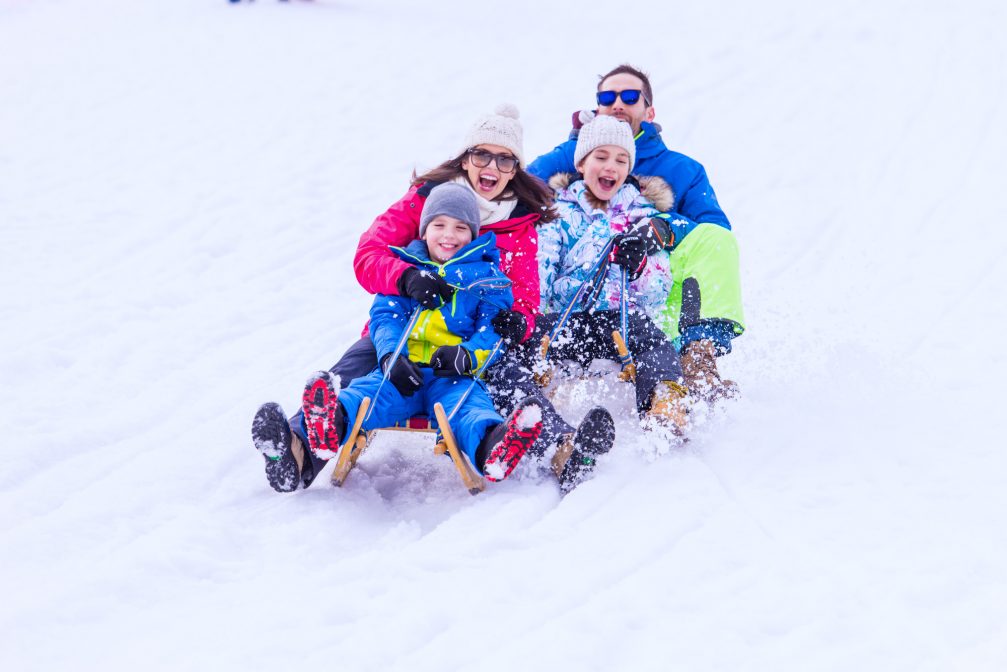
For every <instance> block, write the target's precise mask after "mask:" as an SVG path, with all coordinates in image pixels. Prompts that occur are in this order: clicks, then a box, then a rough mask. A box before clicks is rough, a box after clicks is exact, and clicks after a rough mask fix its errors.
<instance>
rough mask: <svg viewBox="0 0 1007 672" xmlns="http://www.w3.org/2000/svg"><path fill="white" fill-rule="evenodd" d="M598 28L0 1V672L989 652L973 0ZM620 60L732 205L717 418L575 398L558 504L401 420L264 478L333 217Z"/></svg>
mask: <svg viewBox="0 0 1007 672" xmlns="http://www.w3.org/2000/svg"><path fill="white" fill-rule="evenodd" d="M618 10H619V8H618V7H613V6H612V5H611V4H601V3H597V4H596V3H586V2H555V3H543V2H536V1H532V0H511V1H510V2H499V1H498V0H488V1H487V2H481V3H467V2H459V1H457V0H455V1H450V2H442V3H415V2H409V1H407V0H378V1H375V2H365V1H363V0H316V1H315V2H314V3H309V2H290V3H279V2H272V1H270V0H259V1H258V2H256V3H251V4H248V3H242V4H237V5H232V4H230V3H227V2H225V1H224V0H214V1H210V0H172V1H171V2H167V1H162V2H153V1H148V2H136V1H135V0H134V1H130V0H34V1H29V0H0V45H3V54H4V58H3V59H0V250H2V254H3V260H2V263H0V283H2V284H0V286H2V288H3V293H2V298H0V316H2V320H3V330H2V334H0V381H3V382H2V385H0V408H3V409H4V410H3V412H2V413H0V436H2V437H3V439H4V440H3V442H2V451H3V452H2V458H3V460H2V465H3V468H2V470H0V511H2V512H3V515H2V521H3V522H2V525H0V560H2V571H0V669H3V670H18V671H21V670H47V671H50V670H92V669H95V670H97V669H101V670H127V669H128V670H132V669H144V670H180V669H186V670H241V671H243V672H245V671H249V670H283V669H294V668H295V667H296V669H337V668H338V669H346V670H390V669H394V670H410V671H413V670H457V669H466V670H513V669H525V670H560V669H562V670H634V671H636V670H661V671H664V670H670V669H675V670H844V671H845V670H875V669H877V670H887V671H890V670H1001V669H1005V668H1007V572H1005V570H1004V568H1005V566H1007V528H1005V524H1004V511H1005V504H1007V489H1005V487H1004V483H1005V477H1007V450H1005V449H1004V443H1005V442H1004V436H1005V435H1007V431H1005V430H1007V427H1005V421H1004V419H1005V417H1007V414H1005V413H1004V411H1003V409H1002V406H1003V403H1004V394H1003V391H1002V390H1003V389H1004V384H1005V383H1004V381H1005V378H1007V376H1005V374H1007V371H1005V368H1007V367H1005V365H1004V364H1005V358H1004V354H1003V353H1004V350H1003V347H1002V337H1001V336H1002V331H1003V329H1004V327H1005V326H1007V316H1005V314H1004V313H1005V309H1007V301H1005V300H1004V298H1003V287H1004V285H1005V282H1007V272H1005V268H1007V264H1005V263H1004V261H1003V256H1004V253H1005V247H1007V246H1005V242H1007V233H1005V222H1007V205H1005V199H1004V197H1003V193H1002V190H1003V185H1004V184H1007V169H1005V167H1004V166H1005V162H1004V156H1005V155H1007V131H1005V123H1004V120H1005V119H1007V109H1005V104H1004V101H1005V100H1007V87H1005V74H1004V73H1005V71H1007V70H1005V66H1007V62H1005V56H1007V47H1005V42H1004V40H1003V28H1004V26H1005V25H1007V16H1005V10H1004V8H1003V5H1002V3H998V2H995V1H994V0H988V1H983V0H962V1H960V2H955V3H950V4H949V3H938V2H929V1H926V2H915V3H911V2H904V1H901V2H900V1H896V0H875V1H873V2H868V1H867V0H848V1H845V0H841V1H840V2H834V3H829V4H828V5H827V6H819V5H818V4H816V3H803V2H796V1H794V0H767V1H766V2H758V3H746V2H741V1H740V0H734V1H728V0H722V1H718V2H712V3H703V2H689V3H678V2H672V3H669V2H657V1H656V0H655V1H649V0H642V1H641V2H638V3H635V4H632V5H626V8H625V13H624V14H618ZM623 61H629V62H633V63H637V64H639V65H641V66H643V67H644V68H645V69H649V70H650V71H651V72H652V74H653V80H654V87H655V105H656V109H657V115H658V121H659V122H660V123H661V124H662V125H663V127H664V129H665V132H664V137H665V139H666V141H667V142H668V143H669V145H670V146H671V147H672V148H675V149H679V150H681V151H683V152H685V153H687V154H689V155H691V156H694V157H695V158H697V159H699V160H700V161H702V162H703V163H704V165H705V166H706V167H707V169H708V171H709V174H710V176H711V179H712V181H713V184H714V185H715V186H716V189H717V194H718V197H719V198H720V200H721V203H722V204H723V206H724V209H725V210H726V212H727V213H728V215H729V216H730V217H731V220H732V222H733V223H734V226H735V230H736V233H737V237H738V240H739V242H740V245H741V250H742V263H743V275H744V292H745V302H746V313H747V319H748V333H746V334H745V335H744V336H743V337H742V338H741V339H739V340H738V341H737V342H736V348H735V353H734V354H733V355H731V356H730V357H728V358H727V359H726V360H724V361H723V363H722V367H723V369H724V370H725V372H726V373H727V374H728V375H729V376H730V377H732V378H733V379H735V380H737V381H738V383H739V385H740V387H741V389H742V390H743V393H744V396H743V398H742V399H741V400H740V401H738V402H736V403H732V404H730V405H728V406H726V407H725V408H724V409H723V412H722V413H715V414H712V415H710V416H708V417H705V418H701V419H702V420H703V421H702V422H697V424H698V427H697V428H696V430H695V433H694V435H693V438H692V441H691V442H690V444H689V445H688V446H687V447H685V448H679V449H674V450H663V451H662V450H661V449H660V446H655V445H654V444H653V443H651V441H652V438H651V437H648V436H645V435H643V434H642V433H640V432H639V430H637V429H636V428H635V427H634V426H633V420H632V417H631V416H632V414H631V413H630V412H629V410H628V409H629V403H630V402H629V399H630V396H629V394H628V392H627V391H626V390H625V389H617V390H615V391H613V392H612V394H613V395H614V397H613V401H612V405H613V408H614V410H615V411H616V414H617V416H618V423H619V424H618V426H617V431H618V433H619V441H618V444H617V446H616V448H615V450H614V451H613V453H612V454H611V455H609V456H608V457H607V459H605V460H604V461H603V463H602V464H601V465H600V467H599V473H598V475H597V478H595V479H594V480H593V481H591V482H589V483H587V484H585V485H584V486H582V487H581V488H579V489H577V490H576V491H574V492H573V493H571V494H570V495H569V496H568V497H566V498H565V499H561V498H560V496H559V494H558V491H557V488H556V486H555V484H554V483H553V482H550V481H549V480H548V479H547V478H545V477H541V478H539V477H535V476H534V475H532V474H526V475H525V477H523V478H517V479H509V480H508V481H505V482H504V483H502V484H499V485H492V484H491V485H490V487H489V488H488V489H487V491H486V492H485V493H483V494H481V495H479V496H477V497H470V496H469V495H468V494H467V492H466V491H465V490H464V488H462V487H461V485H460V483H459V482H458V478H457V475H456V474H454V473H453V472H452V470H451V465H450V462H449V461H447V460H446V459H445V458H435V457H433V456H432V455H431V454H430V446H429V445H428V442H427V441H425V439H424V437H410V436H407V435H400V434H396V435H392V436H393V437H396V438H392V439H391V440H387V439H386V440H384V441H381V442H379V443H383V444H384V447H383V448H382V447H381V446H378V445H376V446H375V449H374V450H373V451H369V452H368V454H366V455H365V456H364V457H363V458H361V463H360V467H359V468H358V469H357V470H356V471H354V472H353V473H352V474H351V475H350V477H349V479H348V480H347V483H346V485H345V487H344V488H343V489H341V490H340V489H334V488H332V487H330V486H329V485H328V483H327V480H328V478H327V473H326V474H324V475H323V476H322V478H321V479H320V481H321V482H319V483H318V484H317V485H316V486H314V487H312V488H311V489H309V490H307V491H302V492H297V493H294V494H292V495H278V494H276V493H274V492H273V491H272V490H270V489H269V488H268V486H267V484H266V481H265V478H264V476H263V468H262V466H263V465H262V457H261V456H260V455H259V454H257V453H256V452H255V451H254V450H253V448H252V446H251V441H250V438H249V428H250V425H251V421H252V416H253V415H254V413H255V410H256V409H257V407H258V406H259V404H260V403H262V402H265V401H271V400H275V401H278V402H280V403H282V404H284V406H285V407H286V410H287V411H288V412H289V411H292V410H293V409H294V407H295V405H296V403H297V400H298V399H299V398H300V392H301V389H302V386H303V384H304V381H305V380H306V378H307V377H308V376H309V375H310V374H311V373H312V372H314V371H316V370H319V369H324V368H327V367H328V366H330V365H331V364H332V363H333V362H334V361H335V360H336V359H337V357H338V356H339V355H340V354H341V353H342V352H343V351H344V350H345V349H346V348H347V347H348V346H349V345H350V344H351V343H352V342H353V341H354V340H355V339H356V338H357V336H358V334H359V330H360V327H361V326H362V324H363V322H364V321H365V319H366V317H367V309H368V307H369V305H370V297H369V296H368V295H367V294H366V293H365V292H364V291H363V290H362V289H361V288H360V287H359V286H358V285H357V283H356V280H355V278H354V276H353V273H352V270H351V260H352V255H353V250H354V248H355V246H356V241H357V238H358V236H359V234H360V232H361V231H362V230H363V229H364V228H365V227H367V226H368V225H369V224H370V222H371V221H372V219H373V218H374V217H375V216H376V215H377V214H378V213H380V212H381V211H382V210H383V209H384V208H386V207H387V206H388V205H389V204H391V203H392V202H393V201H395V200H396V199H398V198H399V197H400V196H401V195H402V194H403V193H404V192H405V190H406V187H407V183H408V179H409V176H410V174H411V172H412V170H413V169H414V168H416V169H419V170H422V169H424V168H428V167H431V166H433V165H435V164H436V163H438V162H440V161H442V160H444V159H446V158H448V157H449V156H450V155H452V154H454V153H455V152H456V151H457V150H459V149H460V148H461V147H460V143H461V138H462V135H463V133H464V131H465V129H466V128H467V127H468V125H469V124H470V123H471V121H472V120H473V119H475V118H476V117H477V116H478V115H480V114H483V113H485V112H486V111H488V110H492V109H493V108H494V107H495V106H496V105H497V104H498V103H500V102H511V103H514V104H515V105H517V106H518V108H519V109H520V111H521V119H522V121H523V123H524V128H525V153H526V154H527V155H528V156H530V157H534V156H537V155H538V154H540V153H542V152H544V151H546V150H548V149H551V148H552V147H553V146H554V145H555V144H556V143H558V142H559V141H561V140H562V139H563V138H564V137H565V135H566V132H567V129H568V124H569V120H570V114H571V112H572V111H574V110H576V109H578V108H580V107H587V106H590V104H591V100H592V91H593V87H594V84H595V76H596V75H597V73H601V72H604V71H605V70H607V69H609V68H610V67H612V66H613V65H614V64H617V63H619V62H623ZM588 384H589V385H601V384H602V383H601V382H599V381H595V380H593V379H592V380H591V381H589V383H588ZM590 397H591V395H590V394H587V393H584V392H583V391H582V392H581V393H579V396H578V393H570V395H569V401H570V405H569V407H570V408H571V409H572V412H573V413H579V412H583V409H584V408H586V406H585V404H589V403H590V401H591V399H590ZM578 419H579V418H577V417H572V418H571V420H574V421H576V420H578Z"/></svg>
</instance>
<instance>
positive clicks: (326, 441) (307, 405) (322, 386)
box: [301, 371, 346, 460]
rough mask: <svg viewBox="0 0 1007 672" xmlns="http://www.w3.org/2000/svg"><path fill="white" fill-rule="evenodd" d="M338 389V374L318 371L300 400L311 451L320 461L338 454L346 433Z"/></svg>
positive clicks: (344, 413)
mask: <svg viewBox="0 0 1007 672" xmlns="http://www.w3.org/2000/svg"><path fill="white" fill-rule="evenodd" d="M339 390H340V387H339V378H337V377H336V376H335V374H333V373H332V372H331V371H319V372H318V373H315V374H314V375H312V376H311V378H309V379H308V383H307V384H306V385H305V386H304V396H303V397H301V402H302V405H301V408H302V410H303V411H304V424H305V426H306V427H307V430H308V432H307V433H308V448H309V449H310V450H311V453H312V454H313V455H314V456H315V457H317V458H318V459H320V460H331V459H332V458H334V457H335V456H336V455H337V454H338V453H339V444H340V442H341V441H342V438H343V435H344V434H345V433H346V412H345V411H344V410H343V407H342V404H340V403H339Z"/></svg>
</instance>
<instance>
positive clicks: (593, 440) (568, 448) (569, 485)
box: [552, 406, 615, 495]
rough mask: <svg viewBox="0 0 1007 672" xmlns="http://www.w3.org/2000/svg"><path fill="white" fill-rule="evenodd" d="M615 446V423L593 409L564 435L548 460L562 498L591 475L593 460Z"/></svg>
mask: <svg viewBox="0 0 1007 672" xmlns="http://www.w3.org/2000/svg"><path fill="white" fill-rule="evenodd" d="M613 443H615V421H614V420H612V414H611V413H609V412H608V410H607V409H605V408H602V407H601V406H595V407H594V408H592V409H591V410H590V411H588V412H587V415H585V416H584V419H583V420H581V422H580V425H579V426H578V427H577V432H576V433H574V434H568V435H567V436H566V437H565V438H564V440H563V442H562V443H561V444H560V446H559V448H558V449H557V450H556V454H555V455H554V456H553V458H552V469H553V472H554V473H555V474H556V478H558V479H559V489H560V492H562V493H563V494H564V495H565V494H567V493H568V492H570V491H571V490H573V489H574V488H576V487H577V486H578V485H580V484H581V483H583V482H584V481H586V480H587V479H588V478H590V477H591V474H593V473H594V468H595V464H596V460H597V459H598V458H599V457H600V456H602V455H604V454H605V453H607V452H608V451H610V450H612V444H613Z"/></svg>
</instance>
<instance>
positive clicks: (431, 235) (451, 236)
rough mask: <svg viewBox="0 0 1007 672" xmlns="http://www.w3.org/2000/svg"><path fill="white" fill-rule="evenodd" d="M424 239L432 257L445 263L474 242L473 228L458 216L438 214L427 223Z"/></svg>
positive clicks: (438, 261)
mask: <svg viewBox="0 0 1007 672" xmlns="http://www.w3.org/2000/svg"><path fill="white" fill-rule="evenodd" d="M423 240H424V241H426V243H427V253H428V254H429V255H430V258H431V259H432V260H434V261H436V262H437V263H438V264H443V263H445V262H447V261H448V260H449V259H451V257H453V256H455V254H457V253H458V250H460V249H462V248H463V247H465V246H466V245H468V244H469V243H471V242H472V229H470V228H469V225H468V224H466V223H465V222H463V221H462V220H460V219H458V218H456V217H452V216H450V215H437V216H436V217H434V218H433V219H431V220H430V222H429V223H428V224H427V229H426V232H425V233H424V234H423Z"/></svg>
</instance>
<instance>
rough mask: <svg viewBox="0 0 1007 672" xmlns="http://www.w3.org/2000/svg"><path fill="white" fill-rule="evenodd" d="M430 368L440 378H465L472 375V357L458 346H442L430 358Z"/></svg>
mask: <svg viewBox="0 0 1007 672" xmlns="http://www.w3.org/2000/svg"><path fill="white" fill-rule="evenodd" d="M430 367H431V368H432V369H433V370H434V375H435V376H439V377H441V378H447V377H449V376H466V375H468V374H470V373H472V355H470V354H469V351H468V350H466V349H465V348H463V347H462V346H460V345H442V346H441V347H439V348H437V349H436V350H434V354H433V356H432V357H430Z"/></svg>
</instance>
